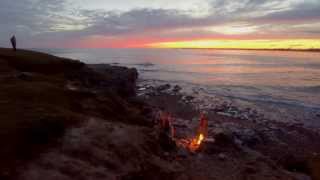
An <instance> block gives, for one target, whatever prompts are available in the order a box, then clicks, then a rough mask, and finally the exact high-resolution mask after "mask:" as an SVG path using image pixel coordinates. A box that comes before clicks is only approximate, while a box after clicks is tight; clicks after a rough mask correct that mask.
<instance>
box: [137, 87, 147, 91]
mask: <svg viewBox="0 0 320 180" xmlns="http://www.w3.org/2000/svg"><path fill="white" fill-rule="evenodd" d="M144 90H146V88H145V87H141V88H139V89H138V91H144Z"/></svg>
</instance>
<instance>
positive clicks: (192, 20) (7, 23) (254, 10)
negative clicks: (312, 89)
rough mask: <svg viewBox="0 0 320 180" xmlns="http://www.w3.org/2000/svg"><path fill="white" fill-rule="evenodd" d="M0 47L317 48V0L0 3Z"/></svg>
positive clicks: (319, 27)
mask: <svg viewBox="0 0 320 180" xmlns="http://www.w3.org/2000/svg"><path fill="white" fill-rule="evenodd" d="M0 25H1V26H0V27H1V28H0V46H5V47H8V46H9V41H8V39H9V37H10V36H11V35H12V34H16V36H17V39H18V45H20V47H21V46H22V47H25V48H28V47H29V48H110V47H114V48H128V47H132V48H137V47H152V48H249V49H250V48H262V49H266V48H267V49H268V48H271V49H272V48H291V49H309V48H320V0H174V1H173V0H116V1H115V0H1V5H0Z"/></svg>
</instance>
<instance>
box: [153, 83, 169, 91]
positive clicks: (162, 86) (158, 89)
mask: <svg viewBox="0 0 320 180" xmlns="http://www.w3.org/2000/svg"><path fill="white" fill-rule="evenodd" d="M170 87H171V85H170V84H164V85H160V86H158V87H157V88H156V90H157V91H159V92H161V91H165V90H168V89H170Z"/></svg>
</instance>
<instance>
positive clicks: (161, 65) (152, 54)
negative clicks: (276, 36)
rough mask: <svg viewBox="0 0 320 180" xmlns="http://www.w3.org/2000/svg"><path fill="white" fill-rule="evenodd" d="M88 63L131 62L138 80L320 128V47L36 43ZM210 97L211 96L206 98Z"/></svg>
mask: <svg viewBox="0 0 320 180" xmlns="http://www.w3.org/2000/svg"><path fill="white" fill-rule="evenodd" d="M37 50H40V51H43V52H46V53H50V54H53V55H56V56H59V57H67V58H72V59H76V60H80V61H82V62H85V63H89V64H101V63H102V64H104V63H107V64H112V65H116V66H127V67H134V68H136V69H137V70H138V72H139V82H141V83H144V84H145V83H149V84H157V85H159V84H166V83H169V84H172V85H179V86H181V87H182V88H183V91H184V92H185V93H189V94H190V95H192V96H198V97H199V98H203V99H204V100H207V101H206V103H210V100H211V99H212V102H211V103H217V101H215V100H217V99H219V100H220V101H221V103H225V102H228V103H232V104H233V105H235V106H238V107H240V108H248V107H249V108H252V109H256V110H257V111H258V112H259V113H261V114H263V115H264V116H265V118H268V119H270V120H276V121H281V122H292V123H300V124H302V125H303V126H306V127H311V128H317V129H320V52H303V51H263V50H261V51H257V50H215V49H50V50H47V49H37ZM208 100H209V102H208Z"/></svg>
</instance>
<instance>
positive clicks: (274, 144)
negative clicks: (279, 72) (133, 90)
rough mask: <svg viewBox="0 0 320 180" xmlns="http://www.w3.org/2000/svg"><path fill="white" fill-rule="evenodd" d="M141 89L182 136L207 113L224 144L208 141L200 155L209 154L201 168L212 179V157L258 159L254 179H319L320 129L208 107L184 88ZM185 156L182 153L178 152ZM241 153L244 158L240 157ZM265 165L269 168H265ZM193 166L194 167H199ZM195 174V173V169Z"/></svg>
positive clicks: (252, 167) (252, 112) (249, 112)
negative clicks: (165, 113) (169, 118)
mask: <svg viewBox="0 0 320 180" xmlns="http://www.w3.org/2000/svg"><path fill="white" fill-rule="evenodd" d="M137 89H138V92H137V93H138V96H139V97H140V98H142V99H144V101H145V102H147V103H148V104H149V105H150V106H152V107H155V108H158V110H161V111H168V112H169V113H170V114H171V115H172V116H173V117H174V120H173V121H174V123H173V124H174V126H175V129H176V131H177V133H176V134H177V136H178V138H188V136H190V134H191V135H192V132H194V130H195V127H196V126H197V123H198V118H199V114H200V113H201V112H205V113H207V116H208V119H209V120H208V126H209V131H208V136H209V137H208V138H210V139H215V140H216V141H218V142H215V143H211V142H206V143H205V144H204V145H203V151H201V153H200V154H201V156H204V157H201V159H202V160H200V161H203V162H201V163H199V164H197V166H198V167H201V168H202V169H201V170H199V171H202V172H201V173H204V172H206V173H207V174H206V175H205V176H206V177H210V175H212V174H211V170H210V168H212V167H207V163H208V162H207V159H211V158H216V159H218V160H220V161H223V162H225V161H228V160H229V161H230V160H231V161H237V162H241V161H246V158H249V159H251V158H253V159H256V160H253V162H252V161H250V162H249V164H250V166H249V170H248V171H252V172H250V173H249V175H248V177H251V178H253V179H290V178H291V179H317V178H319V177H318V174H317V173H318V169H319V167H320V166H319V155H320V154H319V152H320V151H319V150H320V143H319V142H318V141H317V139H319V137H320V134H319V132H318V131H316V130H315V131H312V130H310V129H307V128H305V127H304V126H303V125H302V124H299V123H291V124H290V123H283V122H279V121H272V120H269V119H266V118H265V117H264V116H263V115H262V114H259V113H258V112H257V111H255V110H253V109H245V110H240V109H239V108H238V107H235V106H233V105H232V104H227V103H224V104H222V105H218V106H216V105H211V106H209V108H208V106H207V104H206V105H202V104H199V101H197V100H196V99H195V97H193V96H190V95H188V94H185V93H183V92H181V90H182V88H181V87H180V86H178V85H170V84H162V85H158V86H153V85H150V84H146V83H141V85H140V86H139V87H138V88H137ZM200 103H201V102H200ZM212 103H214V102H212ZM217 144H218V145H217ZM180 151H181V150H180ZM179 153H181V152H179V151H178V154H179ZM182 154H184V155H183V156H184V158H185V159H188V160H190V159H191V161H195V162H197V161H199V159H197V160H194V158H195V157H194V156H192V157H191V158H190V157H189V156H190V154H189V155H187V154H188V153H187V154H185V153H182ZM239 154H241V155H240V157H239ZM179 155H180V154H179ZM251 160H252V159H251ZM220 161H218V162H220ZM260 161H261V162H260ZM190 163H191V162H190ZM246 163H248V162H246ZM191 164H192V163H191ZM209 164H210V163H209ZM214 164H215V165H217V164H219V163H217V162H215V163H214ZM223 166H225V165H223ZM245 166H246V165H245ZM259 166H265V167H264V168H263V170H261V167H259ZM192 168H194V167H193V165H192ZM206 168H208V169H206ZM234 168H235V169H241V168H243V167H242V165H240V164H238V165H231V164H230V165H229V167H227V169H229V170H230V169H234ZM245 168H248V167H245ZM268 169H269V170H268ZM191 171H192V169H190V170H189V172H191ZM221 171H222V170H221ZM226 171H228V170H226ZM244 171H246V170H244ZM192 172H193V171H192ZM193 173H196V172H193ZM265 173H266V174H265ZM242 175H243V174H242ZM243 176H246V175H243ZM272 176H274V177H272ZM213 177H214V176H213ZM248 177H247V178H248ZM271 177H272V178H271ZM214 178H217V177H214ZM220 179H224V178H221V177H220ZM226 179H229V178H226ZM230 179H237V178H230ZM240 179H241V178H240ZM244 179H246V178H244Z"/></svg>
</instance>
